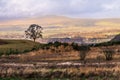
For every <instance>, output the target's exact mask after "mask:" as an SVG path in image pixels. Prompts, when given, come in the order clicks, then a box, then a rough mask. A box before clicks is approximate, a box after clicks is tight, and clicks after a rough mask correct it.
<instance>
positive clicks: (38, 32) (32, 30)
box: [25, 24, 43, 42]
mask: <svg viewBox="0 0 120 80" xmlns="http://www.w3.org/2000/svg"><path fill="white" fill-rule="evenodd" d="M42 29H43V28H42V27H41V26H39V25H37V24H32V25H30V27H29V28H28V29H27V30H26V31H25V34H26V38H30V39H33V40H34V42H35V40H36V39H37V38H42Z"/></svg>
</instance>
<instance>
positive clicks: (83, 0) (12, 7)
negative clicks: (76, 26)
mask: <svg viewBox="0 0 120 80" xmlns="http://www.w3.org/2000/svg"><path fill="white" fill-rule="evenodd" d="M45 15H62V16H69V17H79V18H120V0H0V20H8V19H19V18H26V17H36V16H45Z"/></svg>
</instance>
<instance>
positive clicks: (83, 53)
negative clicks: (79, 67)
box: [79, 45, 90, 60]
mask: <svg viewBox="0 0 120 80" xmlns="http://www.w3.org/2000/svg"><path fill="white" fill-rule="evenodd" d="M89 50H90V47H89V46H85V45H82V46H80V47H79V51H80V60H85V58H86V56H87V53H88V52H89Z"/></svg>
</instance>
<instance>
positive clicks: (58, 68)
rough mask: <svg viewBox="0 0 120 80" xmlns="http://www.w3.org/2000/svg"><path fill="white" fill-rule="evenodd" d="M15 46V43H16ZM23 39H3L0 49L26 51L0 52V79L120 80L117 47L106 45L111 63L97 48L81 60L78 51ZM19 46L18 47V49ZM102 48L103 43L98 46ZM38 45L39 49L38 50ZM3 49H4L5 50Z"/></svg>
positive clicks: (92, 48)
mask: <svg viewBox="0 0 120 80" xmlns="http://www.w3.org/2000/svg"><path fill="white" fill-rule="evenodd" d="M16 43H17V44H16ZM38 44H39V43H33V42H32V41H25V40H18V41H17V40H14V41H10V40H8V41H7V40H6V41H5V42H4V43H2V44H1V46H0V49H3V48H4V49H8V47H9V48H11V47H12V49H15V50H16V49H18V50H23V51H24V50H26V49H28V48H29V51H28V52H26V53H24V54H23V52H20V53H18V54H13V52H10V54H9V55H6V54H5V53H6V52H4V51H3V52H2V53H3V55H2V56H1V58H0V77H1V78H0V80H120V76H119V75H120V62H119V61H120V54H119V49H120V45H119V44H117V45H116V44H115V45H111V44H110V45H107V47H109V49H114V50H115V53H114V56H113V59H112V60H109V61H106V59H105V56H104V53H103V52H102V50H101V47H105V46H101V45H100V46H99V45H97V47H93V46H91V47H90V51H89V52H88V54H87V56H86V59H85V60H80V56H79V54H80V53H81V52H79V51H76V50H74V47H73V46H71V45H68V44H60V45H59V44H57V45H56V44H54V45H53V44H49V45H44V46H43V45H41V44H39V47H36V46H35V45H38ZM18 45H19V46H18ZM102 45H103V44H102ZM41 46H42V47H41ZM6 47H7V48H6Z"/></svg>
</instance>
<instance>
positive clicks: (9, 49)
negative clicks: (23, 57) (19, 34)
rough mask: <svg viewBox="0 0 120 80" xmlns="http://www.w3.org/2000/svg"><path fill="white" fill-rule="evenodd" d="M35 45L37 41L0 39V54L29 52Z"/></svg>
mask: <svg viewBox="0 0 120 80" xmlns="http://www.w3.org/2000/svg"><path fill="white" fill-rule="evenodd" d="M37 45H39V43H37V42H33V41H30V40H0V55H3V54H6V55H9V54H19V53H25V52H30V51H32V49H33V48H34V47H35V46H37Z"/></svg>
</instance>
